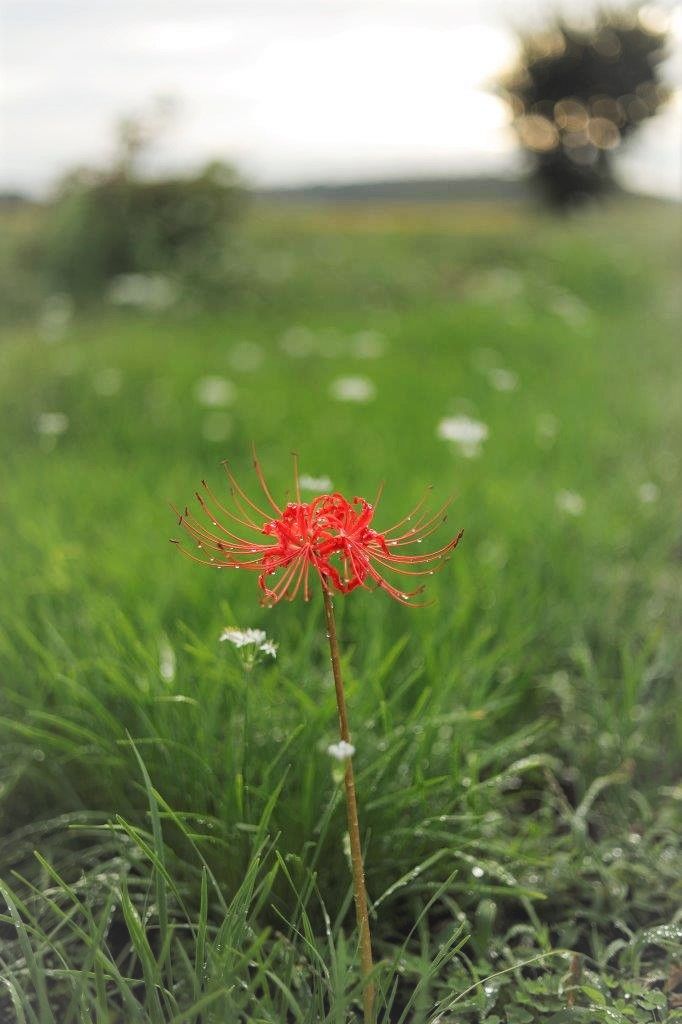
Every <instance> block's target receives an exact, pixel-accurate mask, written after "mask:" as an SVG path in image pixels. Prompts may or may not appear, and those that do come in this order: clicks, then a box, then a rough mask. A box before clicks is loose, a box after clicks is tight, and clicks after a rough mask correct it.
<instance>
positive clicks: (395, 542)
mask: <svg viewBox="0 0 682 1024" xmlns="http://www.w3.org/2000/svg"><path fill="white" fill-rule="evenodd" d="M253 464H254V467H255V470H256V474H257V476H258V481H259V483H260V486H261V489H262V491H263V495H264V497H265V502H266V503H267V505H268V506H269V510H264V509H262V508H260V507H259V506H258V505H257V504H256V503H255V502H253V501H252V500H251V498H249V497H248V495H247V494H246V493H245V492H244V491H243V490H242V488H241V487H240V486H239V484H238V483H237V481H236V480H235V478H234V476H233V474H232V471H231V470H230V468H229V466H228V465H227V463H223V465H224V467H225V471H226V473H227V477H228V480H229V483H230V491H231V494H232V501H233V505H234V508H233V509H229V508H226V507H225V506H224V505H222V504H221V503H220V502H219V501H218V499H217V498H216V497H215V495H214V494H213V492H212V491H211V489H210V488H209V486H208V484H207V483H206V481H205V480H202V486H203V487H204V490H205V491H206V494H207V495H208V498H206V497H203V496H202V495H201V494H199V492H198V491H197V492H196V498H197V501H198V502H199V505H200V507H201V510H202V512H203V513H204V514H205V515H206V517H207V518H208V520H209V521H210V523H211V524H212V526H213V527H214V528H215V529H216V532H212V531H211V530H209V529H207V527H205V526H204V525H203V523H202V522H200V521H199V520H198V519H197V518H195V517H194V516H193V515H191V513H190V512H189V510H188V509H187V508H186V509H185V511H184V512H182V513H178V512H177V509H174V511H175V512H176V514H177V515H178V522H179V525H180V526H182V527H183V529H184V530H185V531H186V532H187V533H188V534H189V536H190V537H191V538H192V540H193V541H194V542H195V543H196V546H197V548H199V549H200V550H201V551H204V552H207V557H205V558H202V557H201V556H197V555H195V554H193V553H191V552H189V551H185V550H184V549H183V548H181V550H182V551H183V554H185V555H187V556H188V557H189V558H191V559H193V560H194V561H195V562H199V563H201V564H202V565H210V566H213V567H214V568H216V569H228V568H229V569H248V570H250V571H251V572H256V573H258V583H259V586H260V588H261V590H262V591H263V595H264V597H263V602H262V603H263V604H269V605H273V604H276V603H277V602H278V601H280V600H281V599H282V598H285V599H286V600H288V601H293V599H294V598H295V597H296V596H297V594H298V593H299V592H300V591H301V588H303V597H304V600H306V601H307V600H309V598H310V583H309V577H310V569H311V567H312V569H313V570H314V571H315V572H317V573H318V575H319V577H320V580H321V581H322V585H323V586H324V588H325V589H326V590H327V591H329V590H331V589H334V590H338V591H340V592H341V593H342V594H349V593H350V592H351V590H355V588H356V587H365V588H368V589H369V588H371V587H372V585H375V586H377V587H380V588H381V589H382V590H385V591H386V593H388V594H390V596H391V597H393V598H395V600H396V601H400V602H401V604H410V605H412V606H415V605H416V604H417V602H415V601H414V600H413V598H415V597H416V596H417V595H419V594H421V592H422V591H423V589H424V587H423V586H419V587H417V589H415V590H408V591H405V590H403V589H401V588H399V587H397V586H395V585H394V584H393V583H391V582H390V581H389V580H387V579H386V578H385V577H384V576H383V575H382V574H381V573H382V572H383V571H385V570H389V571H391V572H394V573H398V574H400V575H402V576H410V577H417V576H432V575H433V574H434V572H436V571H437V570H438V569H439V568H441V567H442V565H443V564H444V562H445V561H446V559H447V556H448V555H449V553H450V552H451V551H453V550H454V548H455V547H456V546H457V544H458V542H459V539H460V537H461V536H462V531H460V532H459V533H458V534H457V536H456V537H455V538H454V540H451V541H449V542H448V543H447V544H445V545H444V546H443V547H441V548H439V549H438V550H437V551H433V552H431V553H430V554H403V553H402V549H403V548H404V547H405V546H407V545H410V544H421V542H422V541H423V540H424V539H425V538H426V537H428V536H430V534H432V533H433V532H434V531H435V530H436V529H437V528H438V526H439V525H440V524H441V523H442V522H444V521H445V520H446V518H447V515H446V510H447V508H448V506H449V504H450V502H449V501H448V502H446V503H445V505H443V506H442V508H440V509H439V510H438V511H437V512H436V513H435V514H433V515H430V514H429V513H428V512H427V511H426V509H425V505H426V498H427V495H425V496H424V497H423V498H422V499H421V501H419V502H418V503H417V505H416V506H415V508H414V509H413V510H412V511H411V512H410V513H409V514H408V515H406V516H405V517H404V518H403V519H401V520H400V521H399V522H398V523H396V524H395V526H392V527H391V528H390V529H389V530H384V531H383V532H379V531H378V530H375V529H373V528H372V526H371V523H372V520H373V518H374V510H375V508H374V505H372V504H370V503H369V502H368V501H366V500H365V499H364V498H353V499H352V501H348V500H347V499H346V498H344V497H343V495H341V494H338V493H333V494H321V495H319V496H318V497H316V498H314V499H313V500H312V501H308V502H303V501H301V494H300V489H299V483H298V460H297V459H296V458H295V459H294V478H295V485H296V500H295V501H290V502H288V503H287V504H286V505H285V506H284V507H283V508H280V507H279V505H277V504H276V502H275V501H274V499H273V497H272V494H271V493H270V489H269V488H268V485H267V483H266V482H265V478H264V476H263V471H262V469H261V466H260V463H259V462H258V459H257V458H256V457H255V455H254V460H253ZM427 494H428V492H427ZM377 500H378V497H377ZM214 510H215V511H214ZM273 512H274V516H273ZM218 516H220V518H221V519H225V520H226V521H227V525H225V524H224V523H222V522H219V521H218ZM408 524H409V525H408ZM234 527H238V528H239V530H240V533H235V532H233V528H234ZM245 530H247V531H252V532H253V533H255V534H257V535H258V536H259V537H265V538H267V539H266V540H265V541H263V540H260V541H258V540H257V539H256V538H255V537H252V538H251V539H246V538H244V537H243V536H241V535H240V534H241V532H243V531H245ZM173 543H174V544H179V543H180V542H179V541H178V540H174V541H173ZM415 567H416V568H415ZM276 573H279V576H278V579H277V581H276V583H275V584H274V586H272V587H269V586H268V578H269V577H270V576H273V575H274V574H276Z"/></svg>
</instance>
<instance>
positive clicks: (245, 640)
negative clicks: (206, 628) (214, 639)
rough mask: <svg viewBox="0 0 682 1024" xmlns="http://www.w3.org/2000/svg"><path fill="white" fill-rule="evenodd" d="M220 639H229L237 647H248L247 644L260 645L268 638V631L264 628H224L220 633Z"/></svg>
mask: <svg viewBox="0 0 682 1024" xmlns="http://www.w3.org/2000/svg"><path fill="white" fill-rule="evenodd" d="M220 640H221V641H223V640H227V641H229V643H231V644H234V646H235V647H246V646H247V644H256V645H260V644H262V643H265V641H266V640H267V633H266V632H265V630H263V629H235V628H232V627H230V628H228V629H224V630H223V631H222V633H221V634H220Z"/></svg>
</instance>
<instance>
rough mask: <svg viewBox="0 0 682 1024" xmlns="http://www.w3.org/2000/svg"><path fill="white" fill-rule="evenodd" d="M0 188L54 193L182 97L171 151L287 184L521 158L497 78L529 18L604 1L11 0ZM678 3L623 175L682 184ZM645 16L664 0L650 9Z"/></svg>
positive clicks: (672, 186)
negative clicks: (69, 173)
mask: <svg viewBox="0 0 682 1024" xmlns="http://www.w3.org/2000/svg"><path fill="white" fill-rule="evenodd" d="M0 6H1V9H2V14H3V19H2V76H3V82H2V84H3V90H2V101H1V105H0V119H1V124H2V134H3V144H2V151H3V156H2V168H1V172H0V187H2V188H21V189H26V190H30V191H32V192H43V191H44V190H45V189H46V188H47V187H48V186H49V185H50V184H51V183H52V182H53V181H54V180H55V178H56V177H57V176H58V175H59V174H60V173H62V172H63V171H65V170H66V169H68V168H70V167H73V166H74V165H76V164H83V163H88V164H93V163H94V164H97V163H102V162H103V161H105V160H106V159H107V157H108V156H110V155H111V153H112V150H113V125H114V124H115V122H116V121H117V120H118V119H119V118H120V117H121V116H122V115H125V114H135V113H140V112H142V113H143V112H145V111H148V110H150V109H151V107H152V104H153V101H154V99H155V98H157V97H169V98H173V99H174V100H175V101H176V113H175V115H174V116H173V118H172V119H171V120H170V122H169V124H168V126H167V129H166V131H165V133H164V134H163V136H162V138H161V139H160V140H159V142H158V144H157V146H156V147H155V150H154V152H153V155H152V160H153V163H154V165H155V166H156V167H157V168H160V167H164V168H178V167H193V166H196V165H197V164H198V163H200V162H202V161H203V160H206V159H209V158H211V157H216V156H217V157H220V158H223V159H228V160H231V161H233V162H235V163H236V164H237V166H238V167H239V168H240V170H241V171H242V173H243V174H245V175H246V176H247V177H248V178H249V179H251V180H252V181H256V182H259V183H267V184H285V183H293V182H302V181H315V180H330V179H333V180H348V179H351V178H372V177H384V176H389V177H400V176H404V175H412V174H424V175H427V174H474V173H478V172H481V171H484V172H491V173H498V172H508V171H512V170H513V169H514V168H515V167H518V155H517V152H516V147H515V144H514V136H513V134H512V132H511V131H510V129H509V126H508V123H507V113H506V109H505V107H504V105H503V104H502V102H501V101H500V100H499V99H497V98H496V97H495V96H494V95H492V94H491V92H490V90H489V88H488V86H489V84H490V82H491V81H492V80H493V79H494V78H495V77H496V76H497V75H499V73H500V72H501V71H503V70H504V68H505V67H507V66H509V64H510V63H511V62H512V61H513V59H514V54H515V35H514V30H515V28H516V27H518V26H523V27H528V26H529V25H533V24H541V23H542V22H543V19H546V18H547V17H548V16H550V15H551V13H552V12H553V11H555V10H557V9H564V10H566V11H569V10H570V12H571V13H572V14H574V13H575V11H576V10H582V11H588V10H590V9H591V8H593V6H594V4H593V2H592V0H572V2H571V3H570V4H567V3H566V4H564V6H563V8H562V5H561V3H560V2H553V0H363V2H360V0H241V2H237V0H135V2H131V0H85V2H75V0H0ZM662 10H668V11H669V12H671V13H672V22H673V31H674V34H675V45H674V52H673V56H672V58H671V60H670V61H669V62H668V64H667V65H666V77H667V80H668V81H669V83H670V84H671V85H672V86H673V87H674V88H675V89H676V94H675V97H674V100H673V102H672V103H671V104H670V106H669V108H668V109H667V111H666V112H665V113H664V114H662V115H660V116H659V117H658V118H656V119H654V120H652V121H651V122H648V123H647V124H646V125H645V127H644V128H643V129H642V131H641V133H640V134H639V137H638V138H637V139H636V140H634V141H633V143H632V144H631V146H630V147H629V148H628V150H627V152H626V153H625V154H624V155H623V157H622V158H621V159H620V161H619V166H620V169H621V173H622V176H623V177H624V179H625V181H626V183H627V184H629V185H631V186H633V187H638V188H641V189H643V190H646V191H653V192H660V193H662V194H668V195H679V194H680V189H681V183H680V179H681V176H682V172H681V163H680V161H681V156H680V153H681V150H682V128H681V124H682V17H681V8H680V7H679V6H677V7H673V5H672V3H671V2H670V0H666V3H665V4H664V5H663V7H662ZM649 16H650V17H652V16H656V15H655V12H653V13H652V9H651V8H649Z"/></svg>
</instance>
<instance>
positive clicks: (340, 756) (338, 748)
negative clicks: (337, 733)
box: [327, 740, 355, 761]
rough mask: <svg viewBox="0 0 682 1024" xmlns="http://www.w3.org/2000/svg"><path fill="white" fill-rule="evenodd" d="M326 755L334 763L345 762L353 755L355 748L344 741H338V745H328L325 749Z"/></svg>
mask: <svg viewBox="0 0 682 1024" xmlns="http://www.w3.org/2000/svg"><path fill="white" fill-rule="evenodd" d="M327 753H328V754H329V756H330V757H333V758H334V760H335V761H347V760H348V758H349V757H352V756H353V754H354V753H355V747H354V746H353V744H352V743H346V741H345V740H339V742H338V743H330V744H329V746H328V747H327Z"/></svg>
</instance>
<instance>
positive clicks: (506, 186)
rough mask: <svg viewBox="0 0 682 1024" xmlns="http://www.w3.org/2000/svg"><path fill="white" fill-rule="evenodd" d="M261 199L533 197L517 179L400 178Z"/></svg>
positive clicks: (287, 191) (300, 189)
mask: <svg viewBox="0 0 682 1024" xmlns="http://www.w3.org/2000/svg"><path fill="white" fill-rule="evenodd" d="M255 195H256V196H257V197H258V198H261V199H271V200H277V201H284V202H292V203H296V202H335V203H338V202H363V201H375V200H383V201H394V202H412V203H414V202H442V201H443V200H457V201H459V202H462V201H467V200H469V201H472V202H475V201H485V202H491V201H494V200H497V199H505V200H507V201H509V200H518V201H524V200H527V199H529V198H530V197H531V191H530V189H529V187H528V185H527V184H526V182H524V181H521V180H519V179H515V178H404V179H403V178H399V179H393V180H390V179H389V180H385V181H356V182H347V183H341V182H337V183H330V184H320V185H298V186H295V187H292V188H273V189H257V190H256V191H255Z"/></svg>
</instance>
